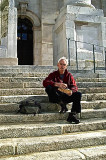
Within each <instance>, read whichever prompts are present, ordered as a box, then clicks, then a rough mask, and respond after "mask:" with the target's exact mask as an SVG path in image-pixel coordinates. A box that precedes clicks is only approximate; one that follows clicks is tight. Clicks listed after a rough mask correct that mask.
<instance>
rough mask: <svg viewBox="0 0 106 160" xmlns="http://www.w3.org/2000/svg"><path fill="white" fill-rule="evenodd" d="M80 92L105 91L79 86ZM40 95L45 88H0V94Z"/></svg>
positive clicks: (104, 89)
mask: <svg viewBox="0 0 106 160" xmlns="http://www.w3.org/2000/svg"><path fill="white" fill-rule="evenodd" d="M78 90H79V91H80V92H81V93H83V94H84V93H106V87H99V88H95V87H93V88H79V89H78ZM29 94H30V95H42V94H46V92H45V88H12V89H0V96H11V95H29Z"/></svg>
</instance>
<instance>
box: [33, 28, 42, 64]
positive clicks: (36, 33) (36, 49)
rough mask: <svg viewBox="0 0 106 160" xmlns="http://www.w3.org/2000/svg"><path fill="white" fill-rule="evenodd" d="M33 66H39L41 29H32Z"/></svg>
mask: <svg viewBox="0 0 106 160" xmlns="http://www.w3.org/2000/svg"><path fill="white" fill-rule="evenodd" d="M33 45H34V46H33V64H34V65H41V64H42V62H41V61H42V59H41V28H40V27H36V26H34V27H33Z"/></svg>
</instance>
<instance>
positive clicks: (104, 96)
mask: <svg viewBox="0 0 106 160" xmlns="http://www.w3.org/2000/svg"><path fill="white" fill-rule="evenodd" d="M31 96H32V95H13V96H0V103H1V104H3V103H18V102H20V101H22V100H24V99H26V98H28V97H31ZM33 96H34V97H36V98H35V99H36V100H37V101H39V102H40V103H42V102H43V103H46V102H48V96H47V95H33ZM33 96H32V97H33ZM95 100H106V93H88V94H82V101H95Z"/></svg>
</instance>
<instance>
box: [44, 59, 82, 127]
mask: <svg viewBox="0 0 106 160" xmlns="http://www.w3.org/2000/svg"><path fill="white" fill-rule="evenodd" d="M67 65H68V60H67V59H66V58H65V57H62V58H60V59H59V60H58V64H57V66H58V70H56V71H54V72H52V73H50V74H49V75H48V77H46V78H45V80H44V81H43V86H44V87H45V88H46V89H45V91H46V93H47V94H48V97H49V101H50V102H52V103H58V104H59V105H60V106H61V110H60V113H65V112H66V111H68V109H67V107H66V104H68V103H70V102H73V104H72V108H71V113H69V116H68V118H67V121H68V122H70V123H72V122H74V123H76V124H78V123H79V122H80V121H79V119H77V116H76V115H77V114H78V113H81V105H80V101H81V93H80V92H78V87H77V85H76V82H75V80H74V78H73V76H72V74H71V73H70V72H68V70H67Z"/></svg>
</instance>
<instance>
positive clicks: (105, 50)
mask: <svg viewBox="0 0 106 160" xmlns="http://www.w3.org/2000/svg"><path fill="white" fill-rule="evenodd" d="M66 39H67V40H68V62H69V66H70V44H69V41H74V42H75V48H76V68H77V71H78V52H77V49H78V46H77V43H78V42H80V43H85V44H90V45H92V46H93V49H92V51H93V64H94V73H95V72H96V66H95V46H98V47H102V48H103V50H104V52H105V67H104V69H105V71H106V48H105V47H104V46H100V45H97V44H93V43H88V42H82V41H76V40H72V39H70V38H66Z"/></svg>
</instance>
